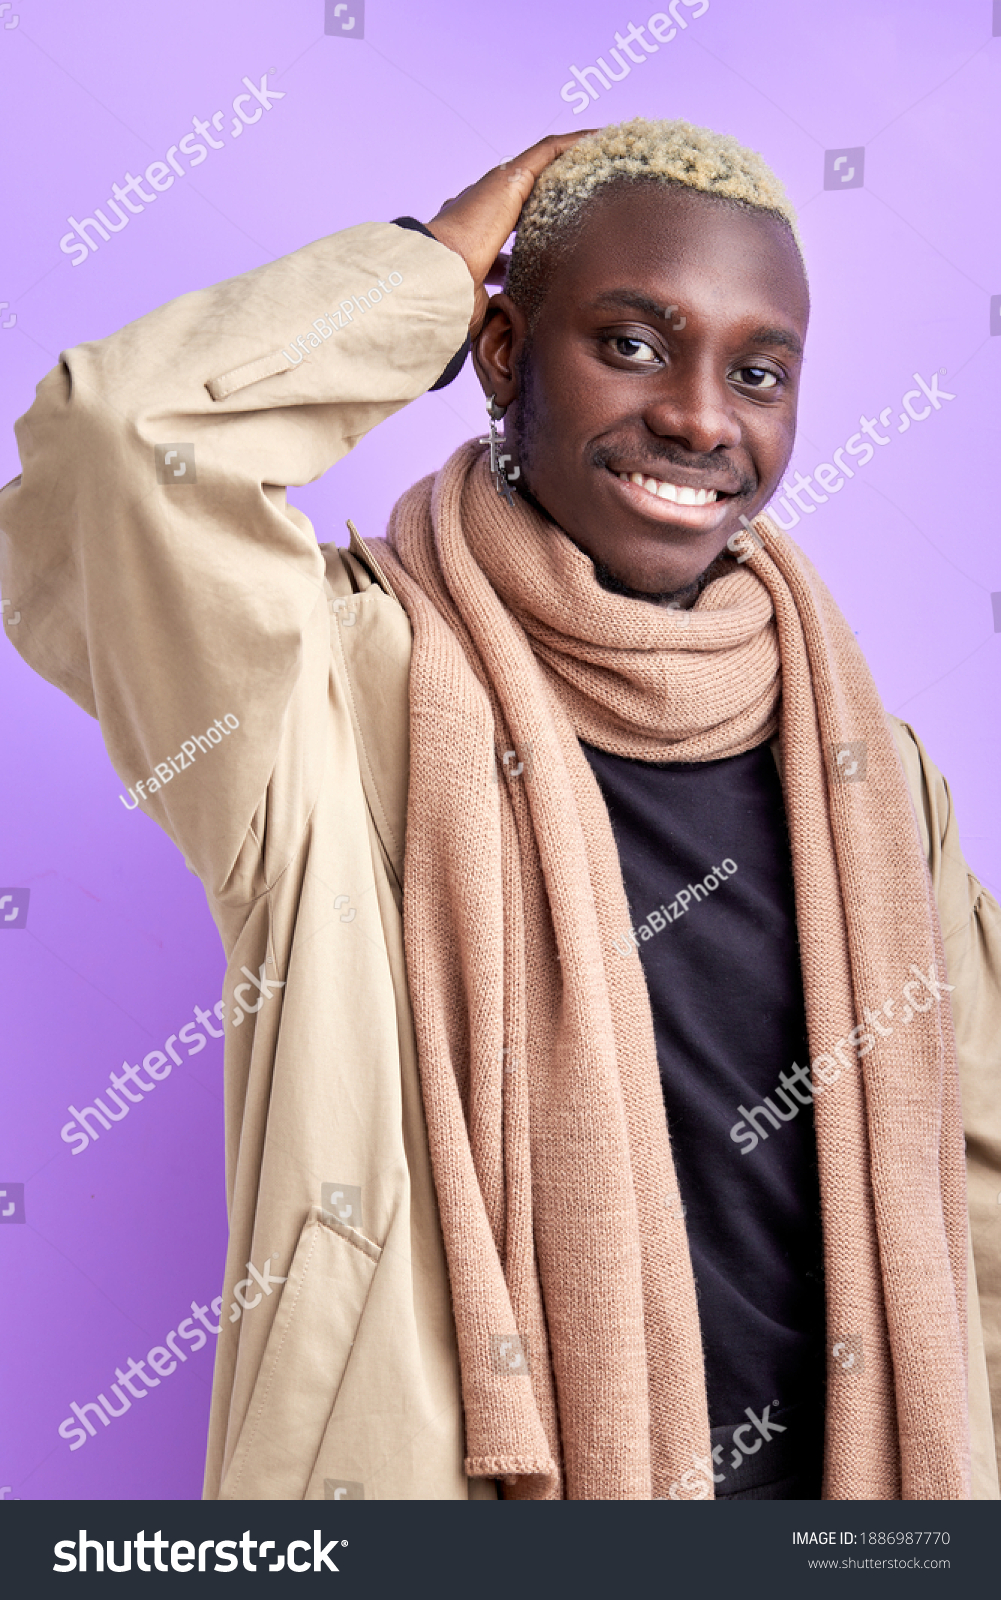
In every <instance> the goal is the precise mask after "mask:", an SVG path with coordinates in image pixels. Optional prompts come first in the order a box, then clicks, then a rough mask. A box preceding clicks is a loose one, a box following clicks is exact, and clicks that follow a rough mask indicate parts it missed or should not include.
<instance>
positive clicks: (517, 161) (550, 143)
mask: <svg viewBox="0 0 1001 1600" xmlns="http://www.w3.org/2000/svg"><path fill="white" fill-rule="evenodd" d="M597 132H598V129H597V128H577V129H575V130H574V132H573V133H549V134H547V135H546V137H545V138H544V139H540V140H539V141H538V143H537V144H533V145H529V147H528V149H527V150H523V151H522V152H521V155H520V156H513V157H512V159H511V160H510V161H502V162H501V164H500V166H499V167H498V168H497V169H496V170H497V171H498V172H503V171H505V170H509V169H511V168H515V167H523V168H525V169H526V170H527V171H528V172H530V173H531V174H532V177H533V179H534V178H537V177H538V176H539V173H540V172H544V171H545V169H546V167H548V166H549V165H550V164H551V163H552V162H553V161H555V160H556V158H557V156H561V155H562V154H563V152H564V150H570V149H572V148H573V146H574V145H575V144H577V143H579V141H580V140H581V139H586V138H587V137H588V135H589V134H592V133H597Z"/></svg>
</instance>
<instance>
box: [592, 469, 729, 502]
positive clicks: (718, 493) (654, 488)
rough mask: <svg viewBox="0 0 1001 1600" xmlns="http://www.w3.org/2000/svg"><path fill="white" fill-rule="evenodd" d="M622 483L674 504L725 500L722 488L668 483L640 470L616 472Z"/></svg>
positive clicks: (726, 495) (726, 494)
mask: <svg viewBox="0 0 1001 1600" xmlns="http://www.w3.org/2000/svg"><path fill="white" fill-rule="evenodd" d="M615 476H616V477H617V478H619V479H620V480H621V482H622V483H634V484H635V485H636V487H637V488H638V489H645V490H646V492H647V494H649V495H652V496H653V497H654V498H655V499H657V500H670V501H671V502H672V503H673V504H674V505H676V506H711V505H714V504H715V502H716V501H717V500H727V499H729V498H730V496H729V494H728V493H727V491H726V490H724V489H692V488H690V487H689V486H688V485H687V484H679V483H669V482H667V480H666V479H664V478H653V477H650V476H648V475H645V474H644V473H642V472H617V473H616V474H615Z"/></svg>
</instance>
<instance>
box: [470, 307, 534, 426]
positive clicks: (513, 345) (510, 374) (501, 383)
mask: <svg viewBox="0 0 1001 1600" xmlns="http://www.w3.org/2000/svg"><path fill="white" fill-rule="evenodd" d="M527 342H528V320H527V318H526V316H525V313H524V312H523V311H522V310H521V308H520V306H516V305H515V303H514V301H513V300H511V299H510V298H509V296H508V295H506V294H495V295H491V297H490V301H489V303H488V305H487V313H486V317H485V318H484V322H483V326H482V328H481V329H480V331H479V333H478V334H477V335H476V338H475V339H474V340H473V347H472V353H473V366H474V367H475V368H476V376H477V377H478V378H479V380H480V383H481V385H482V388H483V393H484V394H485V395H487V396H489V395H492V394H495V395H496V396H497V403H498V405H502V406H509V405H510V404H511V402H512V401H513V400H516V399H517V398H518V363H519V360H520V357H521V353H522V351H523V349H524V347H525V345H526V344H527Z"/></svg>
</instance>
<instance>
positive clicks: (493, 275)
mask: <svg viewBox="0 0 1001 1600" xmlns="http://www.w3.org/2000/svg"><path fill="white" fill-rule="evenodd" d="M510 259H511V257H510V255H505V253H504V251H503V250H502V251H501V253H500V255H499V256H498V257H497V258H496V260H495V261H494V263H493V266H492V267H490V269H489V271H488V272H487V273H486V275H485V276H484V279H483V282H484V283H503V282H504V279H505V278H506V277H507V264H508V262H509V261H510Z"/></svg>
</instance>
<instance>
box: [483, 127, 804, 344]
mask: <svg viewBox="0 0 1001 1600" xmlns="http://www.w3.org/2000/svg"><path fill="white" fill-rule="evenodd" d="M630 180H631V181H634V182H636V181H643V180H646V181H648V182H650V181H653V182H658V183H666V184H672V185H683V186H685V187H687V188H689V189H696V190H698V191H699V193H700V194H707V195H713V196H715V197H716V198H717V199H719V200H723V201H727V202H729V203H730V204H732V205H737V206H741V207H747V208H749V209H751V210H753V211H763V212H765V213H766V215H768V216H771V217H775V218H776V219H777V220H778V221H779V222H782V223H784V224H785V226H786V227H787V228H788V229H789V231H790V233H791V234H792V237H793V239H794V241H795V244H796V248H797V250H798V251H799V255H800V260H801V261H802V259H803V245H802V240H801V239H800V235H799V228H798V226H797V222H796V213H795V211H794V209H793V206H792V203H791V201H790V199H789V196H788V195H787V194H786V191H785V188H784V186H783V184H782V183H781V181H780V180H779V179H778V178H777V177H776V175H775V173H774V172H773V171H772V169H771V167H770V166H769V165H768V163H767V162H766V161H765V160H764V158H763V157H762V156H760V155H758V153H757V151H756V150H749V149H747V148H746V146H744V145H742V144H738V142H737V140H736V139H735V138H733V136H732V135H731V134H728V133H714V132H713V130H712V129H711V128H698V127H696V126H695V125H694V124H693V123H691V122H682V121H675V122H664V121H660V122H650V121H648V120H647V119H646V118H645V117H634V118H633V119H632V121H631V122H620V123H614V124H612V125H610V126H609V127H607V128H599V129H598V131H597V132H596V133H593V134H588V135H587V136H586V137H585V138H583V139H581V140H579V141H578V142H577V144H575V145H573V146H571V148H570V149H569V150H565V151H564V153H563V154H562V155H561V156H558V157H557V158H556V160H555V161H553V162H552V163H551V164H550V165H549V166H548V167H546V169H545V170H544V172H542V173H541V175H540V176H539V178H538V179H537V181H536V184H535V188H534V189H533V190H532V193H531V195H530V196H529V198H528V200H527V201H526V203H525V206H524V209H523V210H522V213H521V216H520V218H519V219H518V229H517V233H516V235H515V242H514V249H513V250H512V252H511V260H510V263H509V265H508V269H507V276H506V279H505V283H504V288H505V290H506V292H507V293H508V294H509V295H510V296H511V299H512V300H514V301H515V303H516V304H517V305H520V306H521V307H522V309H523V310H525V311H526V312H527V313H528V316H529V321H530V322H534V320H535V318H536V317H537V315H538V312H539V310H540V308H541V305H542V301H543V299H544V298H545V293H546V289H547V288H548V279H549V264H550V261H551V257H552V253H553V250H554V248H555V249H557V250H558V248H559V245H560V243H563V242H566V241H567V237H568V235H572V234H573V232H574V231H575V228H576V225H577V224H578V223H579V222H580V220H581V213H582V212H583V210H584V208H585V206H586V205H587V202H588V201H589V200H590V199H591V198H592V196H593V195H595V194H597V192H598V191H599V190H600V189H604V188H606V187H607V186H608V185H609V184H612V183H618V182H622V181H630ZM805 270H806V267H805V263H804V272H805Z"/></svg>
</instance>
